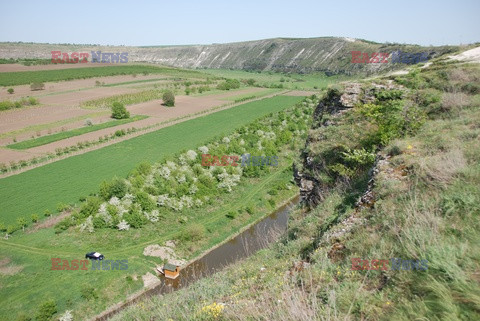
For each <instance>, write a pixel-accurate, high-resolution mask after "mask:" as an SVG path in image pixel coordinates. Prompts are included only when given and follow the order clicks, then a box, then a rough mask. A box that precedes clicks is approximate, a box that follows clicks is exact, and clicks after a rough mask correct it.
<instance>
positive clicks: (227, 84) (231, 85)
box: [217, 79, 240, 90]
mask: <svg viewBox="0 0 480 321" xmlns="http://www.w3.org/2000/svg"><path fill="white" fill-rule="evenodd" d="M237 88H240V81H238V80H237V79H227V80H225V81H224V82H221V83H219V84H218V85H217V89H220V90H230V89H237Z"/></svg>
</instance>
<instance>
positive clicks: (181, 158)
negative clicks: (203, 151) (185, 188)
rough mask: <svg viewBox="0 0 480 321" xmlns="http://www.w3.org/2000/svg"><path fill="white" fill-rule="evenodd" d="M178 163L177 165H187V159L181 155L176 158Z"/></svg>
mask: <svg viewBox="0 0 480 321" xmlns="http://www.w3.org/2000/svg"><path fill="white" fill-rule="evenodd" d="M178 163H179V164H180V165H185V164H187V157H186V156H185V155H183V154H182V155H180V156H179V157H178Z"/></svg>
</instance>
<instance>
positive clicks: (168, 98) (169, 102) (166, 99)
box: [162, 89, 188, 107]
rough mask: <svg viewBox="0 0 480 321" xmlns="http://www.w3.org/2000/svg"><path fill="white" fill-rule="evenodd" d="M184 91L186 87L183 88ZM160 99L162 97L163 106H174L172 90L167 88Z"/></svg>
mask: <svg viewBox="0 0 480 321" xmlns="http://www.w3.org/2000/svg"><path fill="white" fill-rule="evenodd" d="M185 93H187V90H186V89H185ZM187 95H188V94H187ZM162 99H163V104H164V105H165V106H168V107H173V106H175V95H174V94H173V92H172V91H170V90H167V91H166V92H164V93H163V96H162Z"/></svg>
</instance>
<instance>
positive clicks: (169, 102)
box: [162, 90, 175, 107]
mask: <svg viewBox="0 0 480 321" xmlns="http://www.w3.org/2000/svg"><path fill="white" fill-rule="evenodd" d="M162 99H163V104H164V105H165V106H167V107H173V106H175V95H174V94H173V92H172V91H171V90H167V91H165V92H164V93H163V96H162Z"/></svg>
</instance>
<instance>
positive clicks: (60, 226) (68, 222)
mask: <svg viewBox="0 0 480 321" xmlns="http://www.w3.org/2000/svg"><path fill="white" fill-rule="evenodd" d="M72 225H74V220H72V218H70V217H67V218H65V219H63V220H61V221H60V222H58V223H57V224H56V225H55V227H54V230H55V234H60V233H61V232H63V231H65V230H67V229H68V228H69V227H70V226H72Z"/></svg>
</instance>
